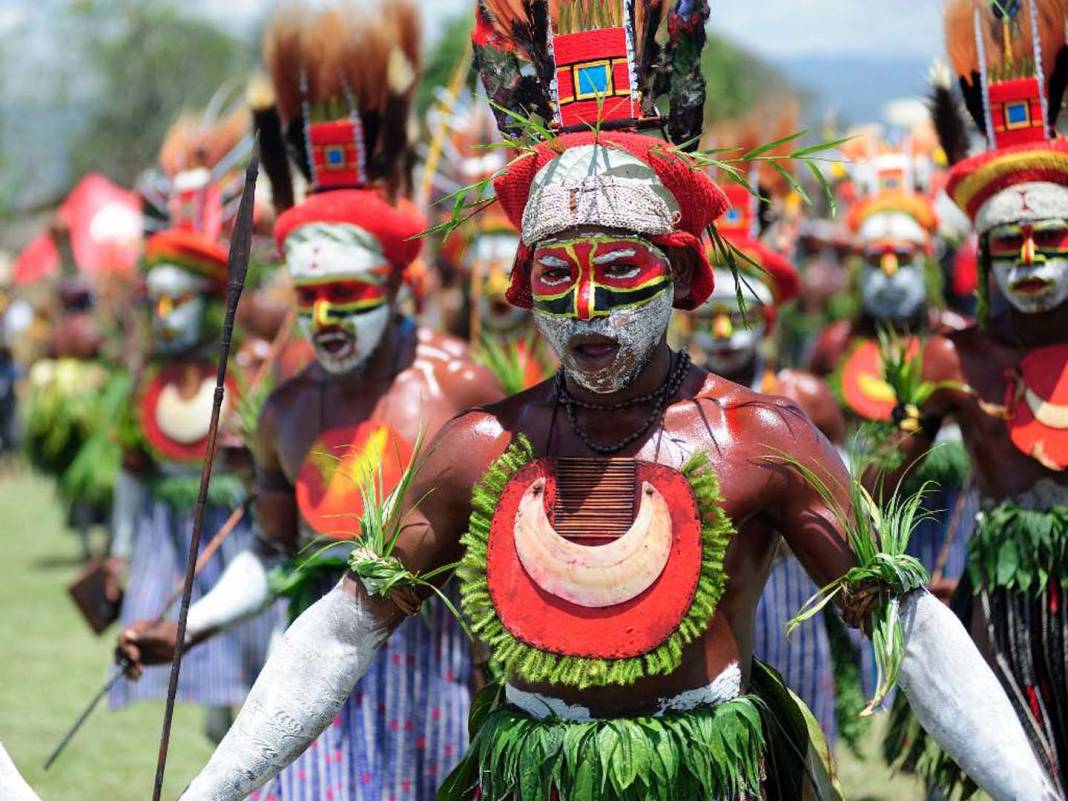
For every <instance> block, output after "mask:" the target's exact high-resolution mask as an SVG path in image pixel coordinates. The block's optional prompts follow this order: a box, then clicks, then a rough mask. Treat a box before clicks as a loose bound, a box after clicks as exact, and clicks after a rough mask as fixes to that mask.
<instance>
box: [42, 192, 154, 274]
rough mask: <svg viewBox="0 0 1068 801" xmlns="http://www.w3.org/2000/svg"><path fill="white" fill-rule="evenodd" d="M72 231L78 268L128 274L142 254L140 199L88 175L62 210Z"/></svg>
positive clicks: (86, 270) (64, 219) (88, 271)
mask: <svg viewBox="0 0 1068 801" xmlns="http://www.w3.org/2000/svg"><path fill="white" fill-rule="evenodd" d="M59 216H60V218H61V219H62V220H63V221H64V222H65V223H66V224H67V226H68V228H69V229H70V238H71V248H72V250H73V251H74V261H75V263H76V264H77V265H78V268H79V269H81V270H83V271H84V272H87V273H90V274H97V273H104V272H117V273H129V272H131V271H132V270H133V269H134V267H135V266H136V265H137V260H138V258H140V255H141V244H142V238H143V226H144V221H143V219H142V216H141V200H140V198H138V196H137V195H136V194H134V193H133V192H130V191H129V190H126V189H123V188H122V187H120V186H116V185H115V184H113V183H112V182H111V181H109V180H108V179H107V178H105V177H104V176H103V175H100V174H97V173H92V174H90V175H87V176H85V177H84V178H83V179H82V180H81V181H80V182H79V183H78V185H77V186H76V187H75V188H74V191H73V192H71V193H70V195H68V196H67V199H66V200H65V201H63V205H62V206H60V208H59Z"/></svg>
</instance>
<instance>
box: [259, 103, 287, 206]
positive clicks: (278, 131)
mask: <svg viewBox="0 0 1068 801" xmlns="http://www.w3.org/2000/svg"><path fill="white" fill-rule="evenodd" d="M252 127H253V130H254V131H255V132H256V134H257V135H258V136H259V140H260V163H261V164H262V165H263V171H264V173H266V175H267V180H268V182H269V183H270V185H271V201H272V203H273V205H274V208H275V211H277V212H279V213H281V212H283V211H285V210H286V209H288V208H289V207H290V206H292V205H293V176H292V174H291V173H290V171H289V159H288V158H287V154H286V141H285V136H284V134H283V133H282V120H281V119H280V118H279V116H278V109H277V108H276V107H275V106H274V104H273V103H272V104H271V105H268V106H262V107H255V106H254V107H253V109H252Z"/></svg>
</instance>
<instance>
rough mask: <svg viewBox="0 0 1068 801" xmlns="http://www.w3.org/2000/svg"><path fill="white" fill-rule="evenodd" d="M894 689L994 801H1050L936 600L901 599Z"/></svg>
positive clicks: (1003, 707) (997, 689)
mask: <svg viewBox="0 0 1068 801" xmlns="http://www.w3.org/2000/svg"><path fill="white" fill-rule="evenodd" d="M901 618H902V623H903V628H904V634H905V658H904V662H903V663H902V666H901V673H900V676H899V679H898V682H899V684H900V686H901V689H902V690H903V691H904V692H905V695H906V696H908V699H909V703H910V705H911V707H912V709H913V711H914V713H915V714H916V717H917V719H918V720H919V721H920V723H921V724H922V725H923V727H924V728H925V729H926V730H927V732H928V733H929V734H930V735H931V736H932V737H934V739H935V740H936V741H937V742H938V744H939V745H940V746H941V747H942V749H943V750H944V751H945V752H946V753H947V754H948V755H949V756H950V757H952V758H953V760H954V761H955V762H957V764H959V765H960V766H961V768H962V769H963V770H964V771H965V772H966V773H967V774H968V775H969V776H970V777H971V778H972V779H973V780H974V781H975V782H976V784H978V785H979V786H980V787H981V788H982V789H983V790H984V791H985V792H987V793H988V794H989V795H990V796H991V797H992V798H993V799H994V801H1020V799H1035V801H1046V800H1047V799H1056V798H1057V795H1056V794H1055V793H1054V792H1053V790H1052V788H1051V787H1050V784H1049V782H1048V781H1047V780H1046V777H1045V775H1044V774H1043V772H1042V768H1041V767H1040V766H1039V763H1038V760H1037V759H1036V758H1035V755H1034V753H1033V752H1032V750H1031V746H1030V743H1029V742H1028V740H1027V736H1026V734H1025V733H1024V730H1023V726H1022V725H1021V724H1020V721H1019V719H1018V718H1017V717H1016V713H1015V712H1014V710H1013V708H1012V705H1011V704H1010V703H1009V699H1008V698H1007V697H1006V695H1005V692H1004V690H1003V689H1002V688H1001V685H1000V684H999V683H998V680H997V678H996V677H995V676H994V673H993V672H992V671H991V670H990V668H989V666H988V665H987V664H986V662H985V661H984V660H983V658H982V656H981V655H980V654H979V651H978V650H977V649H976V647H975V644H974V643H973V642H972V640H971V638H970V637H969V636H968V633H967V632H966V631H965V629H964V627H963V626H962V625H961V623H960V621H959V620H957V618H956V617H955V616H954V615H953V613H952V612H950V611H949V609H947V608H946V607H945V605H944V604H942V603H941V602H940V601H939V600H938V599H937V598H935V597H934V596H932V595H930V593H928V592H926V591H925V590H915V591H913V592H911V593H909V594H908V595H907V596H905V598H903V599H902V604H901Z"/></svg>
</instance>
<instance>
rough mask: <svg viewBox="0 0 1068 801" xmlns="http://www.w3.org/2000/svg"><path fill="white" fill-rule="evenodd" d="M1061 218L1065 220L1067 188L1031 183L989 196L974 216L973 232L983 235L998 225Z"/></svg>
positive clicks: (1067, 214)
mask: <svg viewBox="0 0 1068 801" xmlns="http://www.w3.org/2000/svg"><path fill="white" fill-rule="evenodd" d="M1065 217H1068V187H1066V186H1061V185H1060V184H1053V183H1048V182H1046V181H1032V182H1028V183H1023V184H1016V185H1015V186H1010V187H1009V188H1008V189H1002V190H1001V191H1000V192H997V193H995V194H994V195H992V196H991V197H990V198H989V199H988V200H987V201H986V202H985V203H984V204H983V205H982V206H980V207H979V211H978V212H977V213H976V215H975V230H976V231H977V232H978V233H980V234H985V233H986V232H987V231H989V230H990V229H991V228H994V227H996V226H998V225H1008V224H1009V223H1029V222H1035V221H1036V220H1052V219H1061V218H1065Z"/></svg>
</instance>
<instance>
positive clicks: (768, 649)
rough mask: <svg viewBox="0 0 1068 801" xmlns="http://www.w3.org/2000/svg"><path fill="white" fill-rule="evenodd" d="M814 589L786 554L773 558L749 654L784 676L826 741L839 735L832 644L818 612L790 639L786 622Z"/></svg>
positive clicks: (808, 579)
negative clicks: (823, 734)
mask: <svg viewBox="0 0 1068 801" xmlns="http://www.w3.org/2000/svg"><path fill="white" fill-rule="evenodd" d="M817 590H818V588H817V587H816V584H815V582H813V581H812V579H810V578H809V577H808V574H807V573H805V571H804V568H802V567H801V563H800V562H798V561H797V559H796V558H794V556H793V555H792V554H790V553H789V552H785V553H784V554H783V555H782V556H781V557H780V558H778V559H777V560H776V561H775V564H773V565H772V567H771V574H770V575H769V576H768V583H767V584H766V585H765V587H764V593H763V594H762V595H761V596H760V603H759V605H758V606H757V615H756V626H755V629H754V632H753V656H754V657H756V658H757V659H759V660H761V661H762V662H766V663H767V664H769V665H771V666H772V667H773V668H775V669H776V670H777V671H778V672H779V673H780V674H782V678H783V681H784V682H785V683H786V686H787V687H789V688H790V689H791V690H793V691H794V692H795V693H797V695H798V697H799V698H800V699H801V700H802V701H804V702H805V704H806V705H807V706H808V708H809V709H811V710H812V714H813V715H815V717H816V720H818V721H819V722H820V725H821V726H822V727H823V731H824V733H825V734H826V735H827V741H828V742H829V743H831V744H832V745H833V744H834V740H835V738H836V736H837V724H836V722H835V706H834V699H835V695H834V669H833V664H832V662H831V646H830V642H829V640H828V637H827V629H826V627H825V626H824V622H823V618H822V616H821V615H816V616H815V617H814V618H812V619H811V620H808V621H806V622H805V623H804V624H803V625H802V626H800V627H799V628H798V629H797V630H796V631H794V633H793V634H792V635H790V637H789V639H787V637H786V623H787V621H789V620H790V618H792V617H793V616H794V615H796V614H797V613H798V611H799V610H800V609H801V607H802V605H803V604H804V603H805V601H807V600H808V599H809V598H811V597H812V596H813V595H815V594H816V592H817Z"/></svg>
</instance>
